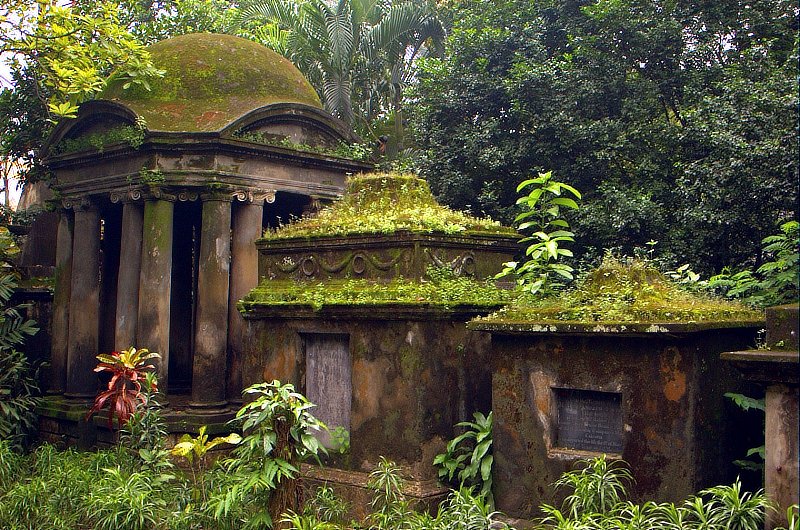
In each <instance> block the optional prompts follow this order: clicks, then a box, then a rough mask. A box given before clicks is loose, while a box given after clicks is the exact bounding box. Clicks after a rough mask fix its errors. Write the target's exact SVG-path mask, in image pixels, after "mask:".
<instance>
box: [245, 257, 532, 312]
mask: <svg viewBox="0 0 800 530" xmlns="http://www.w3.org/2000/svg"><path fill="white" fill-rule="evenodd" d="M519 294H520V293H519V291H514V290H506V289H500V288H498V287H497V286H495V285H494V284H493V283H492V282H491V281H488V280H487V281H481V280H476V279H474V278H469V277H457V276H455V275H454V274H453V273H452V271H450V270H447V269H441V268H435V267H429V268H428V271H427V273H426V277H425V278H424V279H422V280H421V281H418V280H411V279H406V278H395V279H392V280H390V281H388V282H382V281H376V280H367V279H362V278H359V279H348V280H325V281H319V282H309V281H294V280H269V279H264V280H263V281H262V282H261V284H260V285H259V286H258V287H257V288H255V289H253V290H252V291H251V292H250V293H249V294H248V295H247V296H246V297H245V298H244V299H243V300H242V301H240V302H239V308H240V309H241V310H244V311H251V310H254V309H257V308H265V307H272V308H281V307H283V308H293V307H298V306H307V307H309V308H311V309H313V310H314V311H319V310H320V309H322V308H335V307H359V306H361V307H367V306H370V307H371V306H423V307H427V308H432V309H433V308H435V309H440V310H443V311H448V310H450V309H451V308H454V307H458V306H471V307H473V308H476V309H478V308H482V309H484V310H485V311H491V310H493V309H496V308H498V307H500V306H502V305H503V304H507V303H509V302H511V301H512V300H514V299H515V298H516V297H517V296H519Z"/></svg>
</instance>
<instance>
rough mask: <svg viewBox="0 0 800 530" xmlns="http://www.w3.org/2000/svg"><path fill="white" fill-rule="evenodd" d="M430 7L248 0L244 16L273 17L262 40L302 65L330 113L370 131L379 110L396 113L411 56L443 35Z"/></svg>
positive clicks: (423, 0)
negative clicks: (318, 90)
mask: <svg viewBox="0 0 800 530" xmlns="http://www.w3.org/2000/svg"><path fill="white" fill-rule="evenodd" d="M434 8H435V4H433V3H431V2H429V1H428V0H404V1H386V2H384V1H378V0H338V1H337V2H327V1H325V0H253V1H252V2H249V3H246V4H245V5H244V6H243V8H242V17H243V20H246V21H249V22H250V23H251V24H252V23H253V22H255V21H258V20H263V21H265V22H267V23H269V24H271V26H269V28H270V29H271V30H272V31H271V33H264V32H262V33H261V36H262V37H263V38H264V41H265V44H267V45H268V46H270V47H272V48H273V49H275V50H276V51H278V52H280V53H283V54H284V55H286V57H288V58H289V59H290V60H292V61H293V62H294V63H295V64H296V65H297V66H298V67H299V68H300V70H301V71H302V72H303V73H304V74H305V75H306V77H308V79H309V81H311V83H312V85H314V86H315V87H317V88H318V89H320V95H321V97H322V101H323V103H324V104H325V107H326V108H327V109H328V110H329V111H330V112H331V113H333V114H334V115H336V116H338V117H339V118H341V119H342V120H344V121H345V122H346V123H347V124H349V125H353V126H355V127H357V128H359V129H361V130H362V132H368V131H369V130H370V129H371V122H372V121H373V120H375V119H376V118H378V117H379V116H380V115H381V114H382V113H387V112H390V111H393V112H394V113H395V114H398V113H400V111H401V108H402V100H403V88H404V86H405V85H406V84H407V83H408V82H409V79H410V76H411V74H412V70H411V65H412V63H413V61H414V59H415V58H416V57H417V56H418V55H419V54H420V52H421V51H422V50H423V49H427V48H425V46H426V45H428V46H430V45H434V46H435V45H437V44H439V43H441V41H442V40H443V38H444V30H443V27H442V24H441V22H440V21H439V19H438V18H437V16H436V11H435V9H434ZM395 122H396V123H397V124H398V127H400V126H401V125H402V118H398V119H396V120H395ZM398 132H399V133H400V134H402V131H400V129H399V128H398Z"/></svg>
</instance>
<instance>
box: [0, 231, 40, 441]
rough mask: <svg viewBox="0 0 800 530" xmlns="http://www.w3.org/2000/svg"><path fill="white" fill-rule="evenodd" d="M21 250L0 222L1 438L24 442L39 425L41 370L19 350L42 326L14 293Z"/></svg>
mask: <svg viewBox="0 0 800 530" xmlns="http://www.w3.org/2000/svg"><path fill="white" fill-rule="evenodd" d="M18 254H19V247H17V245H16V243H15V242H14V239H13V237H12V236H11V233H10V232H9V231H8V228H6V227H4V226H0V440H5V441H7V442H8V443H9V444H13V445H15V446H21V445H23V444H24V443H25V442H26V441H27V438H28V435H29V434H30V433H31V432H32V431H33V430H34V429H35V428H36V413H35V410H36V405H37V403H38V397H37V396H38V395H39V386H38V371H37V369H36V367H33V366H31V364H30V363H29V362H28V359H27V357H26V356H25V354H24V353H22V352H19V351H17V350H16V347H17V346H19V345H21V344H22V343H23V342H24V341H25V339H26V338H27V337H30V336H32V335H34V334H36V333H37V332H38V331H39V330H38V328H37V327H36V323H35V322H34V321H33V320H30V319H28V318H26V316H25V308H24V307H23V306H21V305H17V304H13V303H12V302H11V297H12V296H13V294H14V290H15V289H16V288H17V282H18V281H19V276H18V274H17V273H16V271H15V270H14V268H13V263H12V260H13V258H14V257H15V256H16V255H18Z"/></svg>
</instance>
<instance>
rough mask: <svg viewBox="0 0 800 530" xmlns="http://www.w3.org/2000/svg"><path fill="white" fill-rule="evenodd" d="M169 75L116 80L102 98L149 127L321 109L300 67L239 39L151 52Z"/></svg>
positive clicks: (191, 41)
mask: <svg viewBox="0 0 800 530" xmlns="http://www.w3.org/2000/svg"><path fill="white" fill-rule="evenodd" d="M148 50H149V51H150V54H151V57H152V60H153V63H154V65H155V66H156V67H157V68H159V69H161V70H163V71H164V76H163V77H161V78H159V79H156V80H153V81H152V82H151V83H150V85H151V86H150V90H146V89H145V88H144V87H141V86H138V85H131V86H129V87H127V88H126V87H125V80H124V79H122V78H115V77H114V76H112V78H111V79H110V80H109V82H108V87H107V88H106V89H105V90H104V91H103V93H102V94H101V96H100V97H101V99H107V100H115V101H118V102H120V103H122V104H124V105H126V106H127V107H130V108H131V109H132V110H134V111H135V112H136V113H137V114H138V115H139V116H141V117H143V118H144V119H145V120H146V121H147V126H148V129H150V130H158V131H175V132H181V131H185V132H192V131H216V130H220V129H222V128H223V127H224V126H225V125H227V124H229V123H230V122H232V121H234V120H236V119H237V118H240V117H242V116H244V115H245V114H247V113H248V112H250V111H252V110H254V109H257V108H259V107H262V106H264V105H268V104H271V103H303V104H306V105H311V106H314V107H317V108H321V107H322V105H321V104H320V100H319V96H317V94H316V92H314V89H313V88H312V87H311V85H310V84H309V83H308V81H307V80H306V79H305V78H304V77H303V75H302V74H301V73H300V71H299V70H297V68H295V66H294V65H293V64H292V63H291V62H289V61H288V60H287V59H286V58H284V57H281V56H280V55H278V54H277V53H275V52H273V51H272V50H270V49H268V48H266V47H264V46H262V45H260V44H257V43H255V42H251V41H248V40H246V39H242V38H239V37H234V36H231V35H221V34H209V33H195V34H190V35H182V36H179V37H174V38H172V39H167V40H164V41H161V42H158V43H156V44H153V45H152V46H150V47H149V48H148Z"/></svg>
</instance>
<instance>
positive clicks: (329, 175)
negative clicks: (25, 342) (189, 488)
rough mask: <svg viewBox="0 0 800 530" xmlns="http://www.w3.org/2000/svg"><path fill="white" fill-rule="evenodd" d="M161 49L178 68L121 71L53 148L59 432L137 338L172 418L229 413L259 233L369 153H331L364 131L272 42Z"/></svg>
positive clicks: (165, 45)
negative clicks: (150, 354) (132, 74)
mask: <svg viewBox="0 0 800 530" xmlns="http://www.w3.org/2000/svg"><path fill="white" fill-rule="evenodd" d="M150 52H151V55H152V58H153V61H154V63H155V65H156V67H158V68H160V69H162V70H164V71H165V75H164V77H163V78H160V79H157V80H153V81H152V82H151V85H152V90H151V91H149V92H148V91H144V90H142V89H140V88H137V87H135V86H131V87H127V88H126V87H125V86H124V84H123V81H122V80H114V79H112V80H111V81H110V83H109V86H108V88H107V89H106V90H105V92H104V93H103V94H101V98H100V99H99V100H97V101H91V102H88V103H86V104H84V105H83V106H82V107H81V109H80V111H79V113H78V117H77V118H76V119H73V120H67V121H65V122H63V123H61V124H60V125H59V127H58V128H57V129H56V131H55V133H54V134H53V136H52V138H51V140H50V143H49V147H48V156H47V164H48V166H49V168H50V170H51V171H52V172H53V174H54V176H55V183H54V185H53V188H54V189H55V190H56V191H57V192H58V194H59V196H60V206H61V209H60V221H59V223H58V233H57V251H56V274H55V281H56V288H55V297H54V302H53V307H54V308H53V319H52V336H53V348H52V363H51V365H52V370H51V371H52V374H51V377H50V381H51V385H50V388H49V392H50V394H51V398H50V399H49V400H48V401H47V403H46V404H45V405H44V407H43V410H42V411H41V412H42V414H41V415H42V418H43V431H44V432H45V433H47V432H48V431H50V433H51V435H52V436H51V437H52V438H54V439H59V438H60V437H61V436H62V435H63V436H67V437H70V436H72V434H70V433H74V432H77V430H76V429H73V427H77V425H76V424H77V423H79V422H80V421H81V419H82V418H83V415H84V414H85V412H86V410H87V409H86V402H87V401H89V400H91V399H92V398H93V397H94V396H95V394H96V392H97V390H98V384H99V380H98V377H97V375H96V374H95V373H94V372H93V371H92V369H93V367H94V366H95V364H96V362H97V361H96V359H95V356H96V355H97V354H98V353H100V352H111V351H119V350H120V349H126V348H128V347H130V346H136V347H139V348H148V349H150V350H151V351H156V352H158V353H160V354H161V360H160V363H159V365H158V372H159V383H160V389H161V390H162V391H163V392H164V393H165V394H166V395H167V396H168V399H169V403H170V409H168V411H167V419H168V420H169V421H170V422H171V427H170V428H171V429H173V430H178V431H184V432H186V431H193V430H196V428H197V425H200V424H205V423H214V422H221V421H224V420H225V419H226V418H228V417H230V414H231V413H230V410H231V408H230V407H229V403H233V404H234V408H235V407H236V406H237V403H239V402H240V394H241V390H242V386H241V340H242V325H243V321H242V319H241V317H240V316H239V313H238V312H237V311H236V307H235V306H236V301H237V300H239V299H240V298H242V297H243V296H244V295H245V294H246V293H247V292H248V291H249V290H250V289H252V288H253V287H254V286H255V285H256V284H257V281H258V272H257V252H256V248H255V245H254V242H255V240H256V239H257V238H258V237H260V235H261V233H262V230H263V229H264V228H265V227H267V226H270V225H277V224H279V223H280V221H281V220H286V219H288V218H289V217H290V216H292V215H295V216H299V215H302V214H303V212H304V211H308V209H309V208H313V207H314V205H315V204H316V203H317V202H318V201H320V200H326V199H327V200H330V199H333V198H335V197H337V196H338V195H339V194H340V193H341V189H342V185H343V182H344V177H345V174H347V173H354V172H359V171H363V170H364V169H366V168H367V167H368V166H367V165H366V164H363V163H360V162H356V161H353V160H347V159H342V158H338V157H335V156H331V155H326V154H321V153H322V152H324V149H328V148H333V147H336V146H338V145H339V144H340V143H352V142H354V141H356V140H357V139H356V138H355V137H354V136H353V135H352V134H351V133H350V132H349V131H348V130H347V129H346V127H345V126H344V125H343V124H342V123H341V122H339V121H338V120H336V119H334V118H332V117H331V116H330V115H329V114H327V113H326V112H325V111H323V110H322V106H321V104H320V102H319V99H318V97H317V95H316V93H315V92H314V90H313V89H312V88H311V86H310V85H309V84H308V82H307V81H306V80H305V79H304V78H303V76H302V75H301V74H300V72H299V71H298V70H297V69H296V68H295V67H294V66H293V65H291V63H289V62H288V61H287V60H286V59H284V58H282V57H280V56H279V55H277V54H275V53H274V52H272V51H271V50H268V49H267V48H265V47H263V46H260V45H258V44H255V43H252V42H249V41H246V40H244V39H240V38H237V37H232V36H226V35H209V34H193V35H184V36H181V37H176V38H173V39H169V40H166V41H162V42H159V43H157V44H154V45H153V46H151V47H150ZM294 146H310V147H311V148H314V149H316V151H314V152H311V151H310V150H309V149H308V148H307V147H302V148H301V147H294ZM71 429H72V430H71ZM90 438H91V437H89V439H85V440H84V442H88V443H91V439H90Z"/></svg>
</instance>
